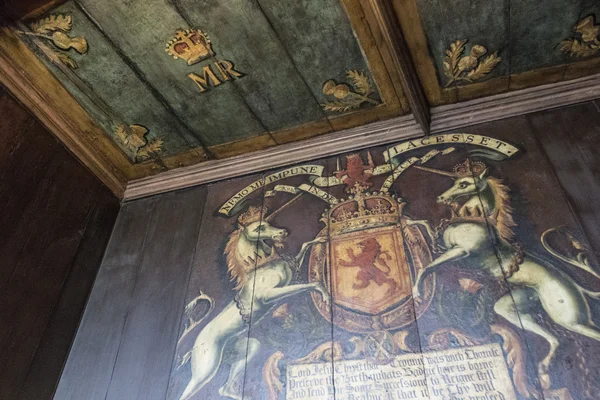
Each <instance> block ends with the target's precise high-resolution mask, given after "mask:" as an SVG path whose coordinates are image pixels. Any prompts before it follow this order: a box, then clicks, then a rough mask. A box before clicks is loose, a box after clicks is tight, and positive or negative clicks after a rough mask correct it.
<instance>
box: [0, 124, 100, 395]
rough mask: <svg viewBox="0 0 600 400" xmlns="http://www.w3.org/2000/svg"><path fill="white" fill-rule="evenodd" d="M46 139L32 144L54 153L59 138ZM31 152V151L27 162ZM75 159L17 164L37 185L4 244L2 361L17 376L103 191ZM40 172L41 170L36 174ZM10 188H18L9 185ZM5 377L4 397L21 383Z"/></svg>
mask: <svg viewBox="0 0 600 400" xmlns="http://www.w3.org/2000/svg"><path fill="white" fill-rule="evenodd" d="M41 134H42V135H47V132H45V131H42V132H41ZM38 138H39V137H38ZM41 140H43V139H41V138H40V141H41ZM47 140H49V141H50V144H51V146H48V144H47V145H46V146H44V145H43V144H41V143H39V142H38V143H37V144H33V142H32V145H34V146H39V147H38V148H39V149H44V147H46V149H47V151H49V152H50V153H54V150H56V142H54V140H53V139H52V138H51V137H48V138H47ZM32 155H33V154H30V155H29V156H27V159H28V161H27V162H29V157H30V156H32ZM66 159H67V160H66ZM69 161H70V162H69ZM75 163H76V162H75V161H74V160H68V155H67V153H62V154H61V153H59V154H58V155H57V154H53V155H52V156H51V157H50V159H49V160H48V161H47V162H46V163H43V164H41V165H39V166H37V168H39V170H37V171H35V170H34V171H31V169H29V170H28V168H26V167H25V166H23V167H24V168H22V169H18V171H19V172H20V173H21V174H23V173H24V174H23V175H21V176H20V177H19V178H20V179H19V181H20V182H21V184H22V183H24V182H28V184H32V182H36V183H35V184H33V185H34V186H37V191H36V195H34V196H33V198H32V199H31V200H30V201H28V202H27V207H26V208H25V209H24V210H23V211H22V214H20V218H19V216H18V214H15V215H13V218H14V217H17V218H19V220H18V222H17V224H16V227H15V229H14V230H13V231H12V232H11V233H10V235H9V239H8V241H7V243H6V245H5V246H4V248H3V253H4V254H3V257H2V263H3V264H4V266H3V267H2V272H3V275H4V276H5V277H4V279H3V285H2V286H3V290H2V296H1V300H0V303H2V308H3V312H2V314H3V318H2V319H3V321H2V326H6V327H8V328H7V329H6V330H4V331H3V335H2V339H1V341H0V347H1V348H2V349H3V351H2V356H1V357H0V360H2V363H3V364H4V365H11V375H12V376H13V377H14V376H19V375H21V374H23V375H24V374H26V372H27V368H28V366H29V364H30V363H31V360H32V358H33V357H34V354H35V348H36V347H37V343H39V340H40V339H41V335H42V332H43V330H44V327H45V325H46V324H47V321H48V319H49V318H50V316H51V314H52V312H53V309H54V305H55V302H56V299H57V297H58V296H59V295H60V292H61V290H62V287H63V284H64V279H65V277H66V275H67V273H68V270H69V266H70V265H71V263H72V260H73V257H74V256H75V253H76V251H77V247H78V245H79V242H80V240H81V236H82V235H83V230H82V227H84V226H85V222H86V219H87V218H88V215H89V210H90V208H91V207H92V205H93V202H94V198H95V196H96V195H97V193H98V191H99V185H98V183H97V182H95V181H94V180H86V174H87V171H85V170H80V171H77V172H76V173H75V174H72V173H71V171H70V169H71V168H73V167H74V166H75V165H76V164H75ZM13 168H14V167H13ZM27 172H29V173H31V172H33V173H34V176H33V177H32V176H31V175H30V176H29V177H27V176H26V175H27ZM36 173H38V174H40V175H38V177H37V179H35V174H36ZM77 175H79V176H77ZM28 178H29V179H28ZM31 178H34V179H33V180H30V179H31ZM21 179H23V180H21ZM73 180H75V181H76V180H80V181H81V183H82V186H81V187H79V188H77V190H80V191H81V196H77V197H73V198H72V199H73V200H74V201H73V202H71V201H65V197H66V196H67V195H66V193H68V192H72V191H73V186H72V182H73ZM17 188H18V186H17ZM11 190H15V188H14V187H12V188H7V189H6V191H11ZM17 190H18V189H17ZM75 200H77V201H75ZM18 208H20V207H18ZM50 210H51V211H50ZM57 226H60V227H61V228H60V229H59V230H58V232H55V231H53V228H54V227H57ZM6 371H7V372H8V370H6ZM13 374H14V375H13ZM2 381H3V382H2V384H1V385H0V386H1V391H2V396H0V397H4V396H6V397H10V396H11V393H13V392H12V391H13V390H15V389H16V387H15V386H17V387H18V385H20V383H21V382H20V381H19V380H17V379H10V378H9V376H7V375H5V376H4V377H3V379H2Z"/></svg>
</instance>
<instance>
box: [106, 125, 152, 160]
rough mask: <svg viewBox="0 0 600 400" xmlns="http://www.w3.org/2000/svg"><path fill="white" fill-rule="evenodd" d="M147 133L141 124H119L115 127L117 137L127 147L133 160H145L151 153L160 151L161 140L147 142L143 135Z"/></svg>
mask: <svg viewBox="0 0 600 400" xmlns="http://www.w3.org/2000/svg"><path fill="white" fill-rule="evenodd" d="M147 133H148V129H147V128H145V127H143V126H141V125H125V124H121V125H119V126H117V127H116V128H115V135H116V137H117V139H118V140H119V141H120V142H121V143H123V144H124V145H125V146H126V147H127V150H129V152H130V153H131V154H132V157H133V159H134V160H135V161H144V160H147V159H148V158H150V155H151V154H152V153H158V152H159V151H161V147H162V144H163V140H162V139H154V140H153V141H151V142H148V139H146V137H145V136H146V134H147Z"/></svg>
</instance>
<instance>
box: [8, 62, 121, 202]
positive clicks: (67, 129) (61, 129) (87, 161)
mask: <svg viewBox="0 0 600 400" xmlns="http://www.w3.org/2000/svg"><path fill="white" fill-rule="evenodd" d="M0 83H1V84H3V85H4V86H6V88H7V89H8V90H9V91H10V92H11V93H12V94H13V95H14V96H15V97H16V98H17V99H18V100H19V101H20V102H21V103H23V104H25V105H26V106H27V108H29V110H31V112H33V114H34V115H35V116H36V117H37V118H38V119H39V120H40V121H41V122H42V124H44V126H46V127H47V128H48V129H49V130H50V131H51V132H52V133H54V134H55V135H56V136H57V138H58V139H59V140H60V141H61V142H62V143H63V144H64V146H65V147H66V148H67V149H68V150H69V151H70V152H71V153H73V155H74V156H75V157H76V158H77V159H78V160H79V161H80V162H81V163H82V164H83V165H85V166H86V167H87V168H88V169H89V170H90V171H91V172H92V173H93V174H94V175H96V177H97V178H98V179H100V180H101V181H102V183H104V184H105V185H106V186H107V187H108V188H109V189H110V190H111V191H112V192H113V193H114V194H115V195H116V196H117V197H119V198H122V197H123V193H124V191H125V187H126V185H127V181H126V180H125V179H124V177H121V176H119V175H117V174H116V173H115V171H114V170H113V169H111V168H110V167H109V166H108V165H107V163H106V161H105V160H103V159H102V158H101V157H99V156H98V154H96V153H95V152H94V149H93V148H91V147H90V146H89V145H88V144H87V143H85V142H84V141H82V140H81V138H80V134H79V133H77V132H76V131H75V129H74V128H73V127H72V126H71V124H70V123H69V120H68V118H65V117H63V116H62V115H60V114H58V113H57V112H55V110H54V108H53V106H52V105H51V104H49V103H48V102H47V101H46V100H45V99H44V98H43V96H42V95H41V94H40V93H38V91H37V90H36V89H35V88H34V87H33V86H32V85H30V84H29V82H28V81H27V79H26V78H24V77H23V76H22V74H21V73H20V72H19V70H18V68H16V67H15V66H13V65H12V64H11V63H10V61H9V59H8V58H7V57H5V55H4V54H3V53H2V52H1V51H0Z"/></svg>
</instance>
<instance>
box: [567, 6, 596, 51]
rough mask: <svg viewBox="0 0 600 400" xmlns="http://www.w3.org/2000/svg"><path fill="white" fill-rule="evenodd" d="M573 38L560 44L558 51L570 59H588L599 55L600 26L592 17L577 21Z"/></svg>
mask: <svg viewBox="0 0 600 400" xmlns="http://www.w3.org/2000/svg"><path fill="white" fill-rule="evenodd" d="M573 30H574V31H575V36H573V37H570V38H568V39H565V40H563V41H562V42H560V50H561V51H562V52H563V53H565V54H568V55H570V56H571V57H590V56H594V55H596V54H598V53H600V25H597V24H596V18H595V17H594V15H590V16H587V17H585V18H584V19H582V20H581V21H579V22H578V23H577V24H576V25H575V26H574V27H573Z"/></svg>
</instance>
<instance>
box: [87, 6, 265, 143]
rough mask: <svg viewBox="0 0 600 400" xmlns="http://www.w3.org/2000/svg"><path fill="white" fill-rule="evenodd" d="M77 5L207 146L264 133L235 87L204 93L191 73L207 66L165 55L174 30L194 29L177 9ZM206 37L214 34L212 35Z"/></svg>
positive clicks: (218, 88)
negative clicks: (190, 75)
mask: <svg viewBox="0 0 600 400" xmlns="http://www.w3.org/2000/svg"><path fill="white" fill-rule="evenodd" d="M79 3H80V4H81V5H82V8H83V9H85V10H86V12H87V13H89V14H90V16H91V17H92V18H93V19H94V20H96V21H97V22H98V24H99V25H100V26H102V27H103V29H104V31H105V33H106V35H107V36H108V37H109V38H110V39H111V41H112V42H113V43H115V44H116V45H117V46H118V47H119V48H120V50H121V52H122V53H124V54H126V55H127V56H128V57H129V59H130V60H131V62H132V63H133V64H134V65H135V68H137V69H138V70H139V71H140V72H141V73H142V74H143V75H144V76H145V77H146V79H147V80H148V82H149V83H150V85H152V86H153V87H154V88H156V90H157V91H159V92H160V93H162V95H163V97H164V99H165V101H167V102H168V103H169V104H170V106H171V107H172V108H173V109H174V110H175V113H176V114H177V116H178V117H179V118H180V119H181V120H182V121H183V122H184V123H185V124H186V125H187V126H188V127H190V128H191V129H193V130H195V131H196V133H197V134H198V135H200V136H201V137H202V138H203V140H204V143H205V145H207V146H211V145H216V144H220V143H224V142H229V141H234V140H237V139H242V138H246V137H248V136H256V135H260V134H263V133H264V127H263V126H262V125H261V123H260V121H258V120H257V119H256V117H255V116H254V115H253V113H252V112H251V111H250V110H249V109H248V108H247V105H246V104H245V102H244V100H243V98H242V97H241V96H240V94H239V92H238V91H237V90H236V88H235V87H234V86H233V85H231V84H224V85H221V86H219V87H217V88H214V89H210V90H207V91H206V92H204V93H201V92H200V90H199V88H198V87H197V86H196V84H195V83H194V82H193V81H192V80H191V79H190V78H189V77H188V74H190V73H192V72H194V73H196V74H198V75H201V74H202V65H204V64H202V65H201V64H196V65H195V66H188V65H187V63H186V62H185V60H183V59H178V60H174V59H173V57H171V56H169V55H168V54H167V53H166V52H165V46H166V44H167V42H168V41H169V40H170V39H172V38H173V37H174V35H175V30H176V29H179V28H181V29H190V28H194V27H192V26H189V24H188V22H187V21H186V20H185V19H184V18H183V17H182V16H181V15H179V14H178V13H177V9H176V7H175V5H173V4H167V3H165V2H163V1H146V2H144V3H143V4H142V3H139V4H138V3H131V4H125V3H123V2H121V1H109V2H102V3H98V2H95V1H87V0H84V1H80V2H79ZM198 28H199V29H204V28H203V27H198ZM207 33H208V34H209V35H210V31H208V32H207ZM133 38H135V39H133ZM214 50H215V52H216V53H217V56H218V54H219V52H220V51H222V49H219V48H218V47H215V48H214ZM150 55H151V56H150ZM232 61H233V62H234V63H235V60H232ZM205 62H206V61H205ZM232 116H235V118H232Z"/></svg>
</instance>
